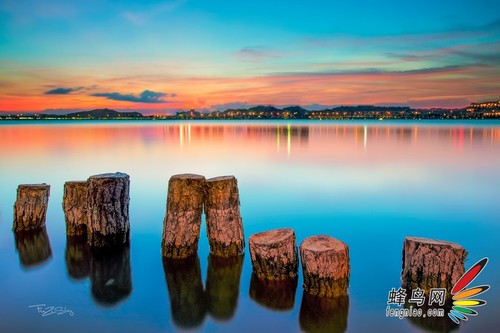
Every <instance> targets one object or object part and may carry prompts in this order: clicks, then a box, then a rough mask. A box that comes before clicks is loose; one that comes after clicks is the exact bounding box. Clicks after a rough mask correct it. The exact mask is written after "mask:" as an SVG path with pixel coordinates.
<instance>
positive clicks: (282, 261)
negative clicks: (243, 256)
mask: <svg viewBox="0 0 500 333" xmlns="http://www.w3.org/2000/svg"><path fill="white" fill-rule="evenodd" d="M249 244H250V256H251V257H252V265H253V271H254V272H255V274H256V275H257V277H258V278H259V279H269V280H283V279H286V278H294V277H295V276H296V275H297V269H298V256H297V245H296V243H295V232H294V231H293V230H292V229H288V228H285V229H276V230H271V231H265V232H261V233H257V234H253V235H251V236H250V239H249Z"/></svg>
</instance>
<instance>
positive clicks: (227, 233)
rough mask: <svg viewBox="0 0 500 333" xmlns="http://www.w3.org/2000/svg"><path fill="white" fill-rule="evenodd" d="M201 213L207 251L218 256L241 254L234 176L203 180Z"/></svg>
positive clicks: (240, 221) (241, 243)
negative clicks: (204, 220)
mask: <svg viewBox="0 0 500 333" xmlns="http://www.w3.org/2000/svg"><path fill="white" fill-rule="evenodd" d="M205 214H206V221H207V233H208V240H209V243H210V252H211V253H212V254H214V255H216V256H221V257H229V256H238V255H240V254H242V253H243V249H244V248H245V238H244V235H243V223H242V220H241V214H240V199H239V194H238V182H237V180H236V178H235V177H234V176H224V177H216V178H210V179H208V180H207V182H206V197H205Z"/></svg>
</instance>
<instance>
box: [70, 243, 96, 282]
mask: <svg viewBox="0 0 500 333" xmlns="http://www.w3.org/2000/svg"><path fill="white" fill-rule="evenodd" d="M65 257H66V269H67V271H68V275H69V277H70V278H72V279H74V280H81V279H84V278H86V277H88V276H89V274H90V259H91V256H90V248H89V245H88V244H87V240H86V239H85V238H83V237H72V236H67V237H66V255H65Z"/></svg>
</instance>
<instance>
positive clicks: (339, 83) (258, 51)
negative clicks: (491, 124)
mask: <svg viewBox="0 0 500 333" xmlns="http://www.w3.org/2000/svg"><path fill="white" fill-rule="evenodd" d="M499 8H500V5H499V4H498V3H497V2H494V1H467V0H462V1H448V0H446V1H441V2H439V3H433V2H432V1H421V2H419V3H410V2H408V3H401V4H399V5H398V6H395V5H394V4H393V3H391V2H390V1H376V2H375V1H365V2H364V3H363V4H362V5H361V4H348V3H336V2H331V1H313V2H312V3H310V4H308V5H306V4H305V3H302V2H289V1H287V2H283V1H276V2H273V3H267V2H264V1H252V2H244V3H227V2H223V1H197V2H194V1H182V0H180V1H147V2H141V3H140V4H137V3H135V2H133V1H126V2H115V1H105V2H101V1H74V2H71V3H65V2H63V1H56V0H52V1H45V2H43V3H42V2H38V1H23V2H22V3H20V2H16V1H3V2H2V3H1V4H0V18H1V20H0V45H1V46H2V47H1V48H0V63H1V66H0V87H1V89H0V111H7V112H23V111H31V112H33V111H44V110H58V109H64V110H84V109H89V110H90V109H94V108H102V107H108V108H113V109H117V110H138V111H141V112H144V113H149V114H155V113H166V112H172V111H174V110H183V109H184V110H185V109H197V110H216V109H225V108H226V109H227V108H239V107H243V108H247V107H250V106H253V105H260V104H264V105H268V104H269V105H276V106H280V105H301V106H304V107H309V108H312V107H318V108H321V107H322V106H325V107H331V106H337V105H360V104H370V105H407V106H410V107H414V108H431V107H445V108H449V107H451V108H455V107H456V108H459V107H466V106H468V105H469V104H470V103H471V102H482V101H488V100H497V99H498V93H499V91H500V83H499V81H498V77H500V60H499V59H500V43H499V42H500V15H499V14H498V9H499Z"/></svg>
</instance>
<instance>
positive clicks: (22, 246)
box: [14, 226, 52, 268]
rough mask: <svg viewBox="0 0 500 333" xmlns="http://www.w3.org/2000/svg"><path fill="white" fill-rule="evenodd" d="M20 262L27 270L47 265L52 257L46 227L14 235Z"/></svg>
mask: <svg viewBox="0 0 500 333" xmlns="http://www.w3.org/2000/svg"><path fill="white" fill-rule="evenodd" d="M14 236H15V240H16V249H17V252H18V253H19V261H20V262H21V265H22V266H23V267H25V268H30V267H34V266H37V265H41V264H43V263H45V262H46V261H47V260H48V259H49V258H50V257H51V256H52V250H51V249H50V241H49V236H48V235H47V229H46V228H45V226H43V227H41V228H39V229H36V230H30V231H19V232H15V233H14Z"/></svg>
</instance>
